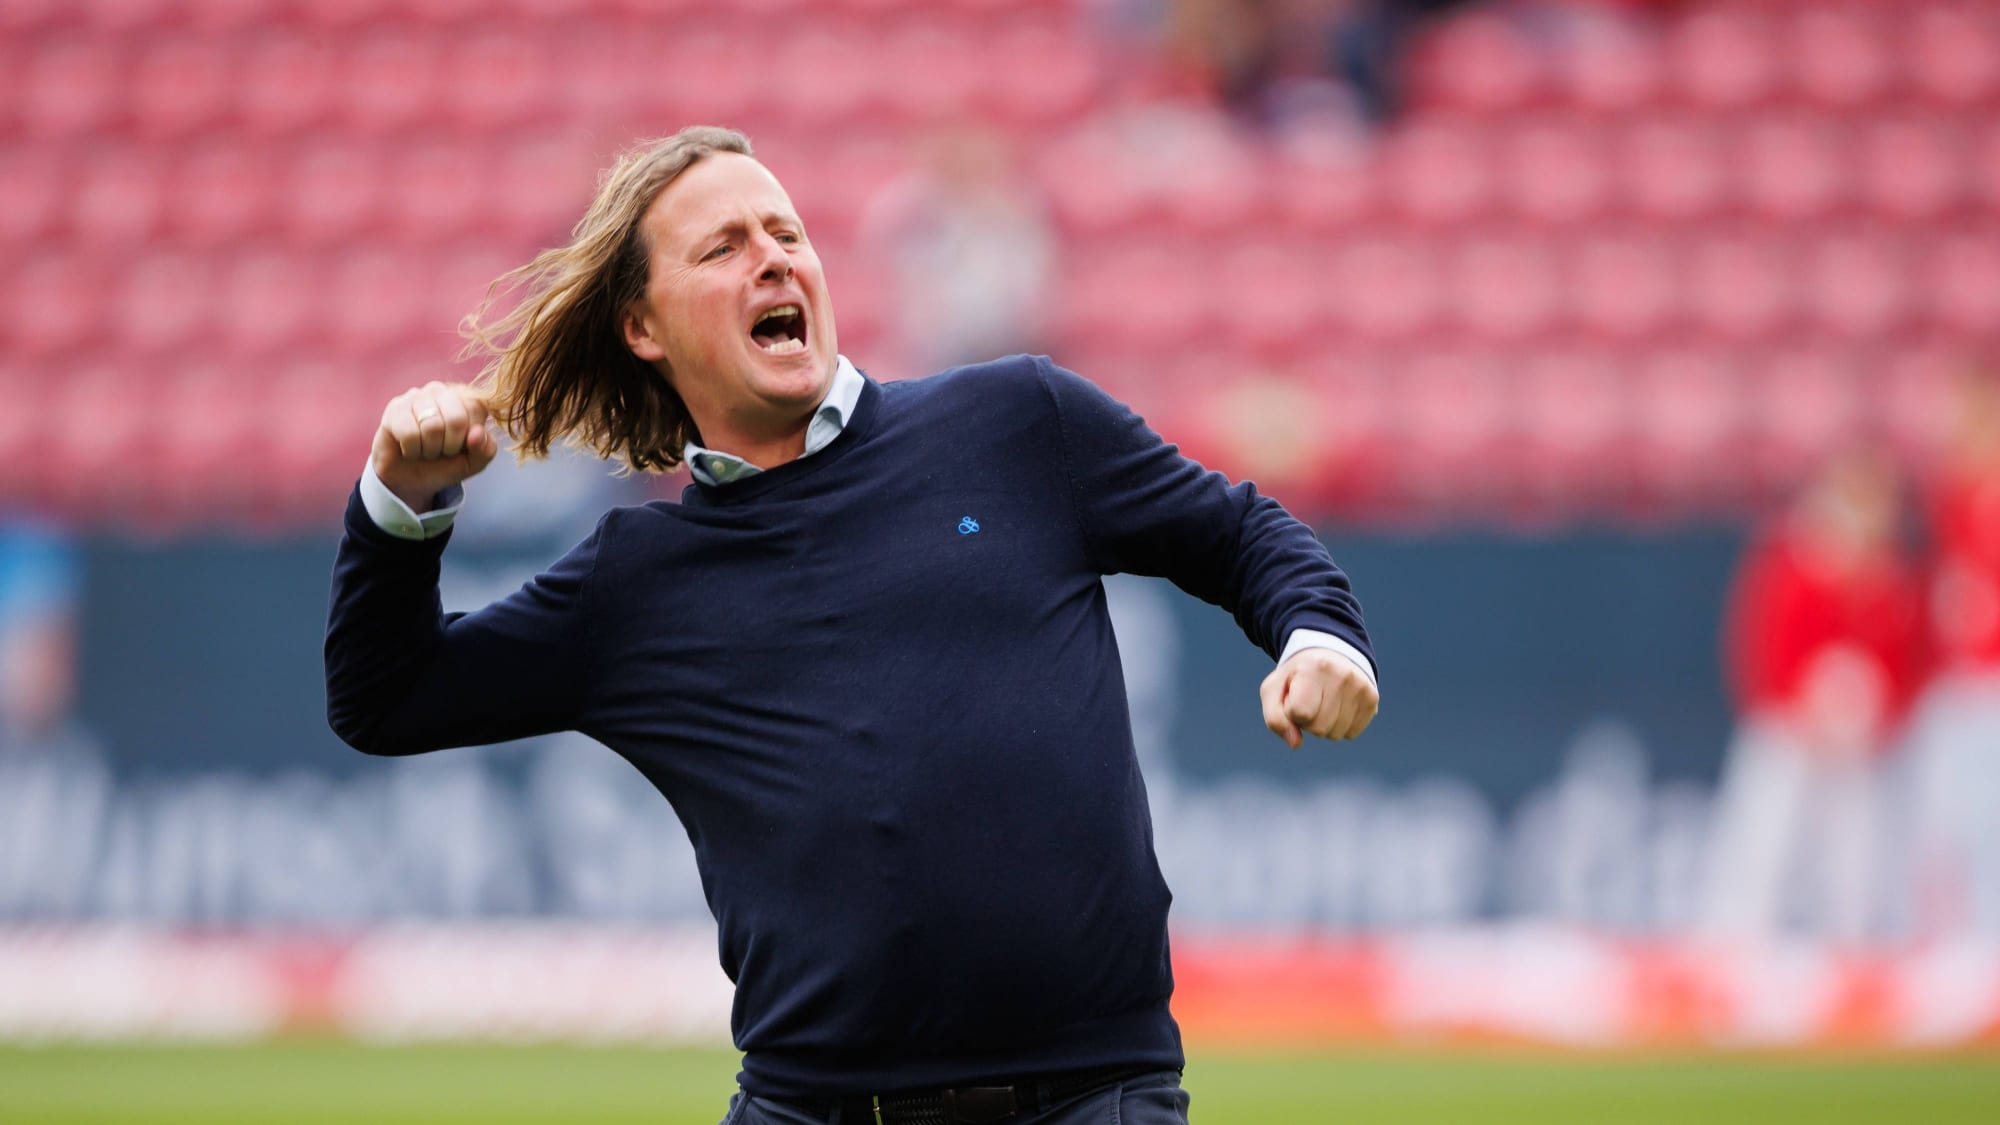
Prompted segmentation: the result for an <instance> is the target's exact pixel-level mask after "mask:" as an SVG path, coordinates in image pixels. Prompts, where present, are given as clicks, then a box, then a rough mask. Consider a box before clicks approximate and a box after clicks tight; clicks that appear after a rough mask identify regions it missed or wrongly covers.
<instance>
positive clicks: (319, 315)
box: [215, 246, 326, 355]
mask: <svg viewBox="0 0 2000 1125" xmlns="http://www.w3.org/2000/svg"><path fill="white" fill-rule="evenodd" d="M325 273H326V266H325V264H324V262H323V261H322V260H321V259H320V258H318V257H316V256H313V255H310V254H307V253H303V252H299V251H295V250H286V249H280V248H275V247H265V246H256V247H252V248H249V249H246V250H242V251H237V252H234V253H231V254H229V255H227V257H226V258H225V260H224V262H223V264H222V271H221V276H220V277H219V278H218V279H217V286H216V294H215V295H216V312H217V315H218V316H219V317H220V324H219V325H218V329H219V336H218V339H219V342H220V343H221V344H222V346H223V348H224V349H225V350H226V351H227V352H229V353H231V354H237V355H264V354H270V353H284V352H293V351H297V350H299V349H302V348H305V347H310V346H313V345H316V344H319V343H321V342H322V341H323V340H324V339H325V338H326V337H325V331H324V329H325V327H326V326H325V324H324V319H325V318H324V314H323V311H322V306H323V304H324V301H323V299H322V298H321V295H320V294H321V289H322V286H323V285H324V283H325V280H326V278H325Z"/></svg>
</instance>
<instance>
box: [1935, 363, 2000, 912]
mask: <svg viewBox="0 0 2000 1125" xmlns="http://www.w3.org/2000/svg"><path fill="white" fill-rule="evenodd" d="M1948 401H1949V405H1950V418H1949V423H1950V424H1949V428H1948V430H1947V431H1946V434H1945V438H1946V443H1945V447H1944V450H1943V456H1942V457H1941V458H1940V459H1939V463H1938V465H1937V468H1936V472H1935V475H1934V476H1933V478H1932V479H1931V481H1930V482H1929V484H1930V489H1929V497H1928V499H1929V504H1928V505H1927V508H1928V512H1927V514H1928V516H1929V520H1930V528H1931V543H1932V548H1933V551H1934V557H1933V559H1932V560H1931V561H1932V566H1931V571H1932V573H1931V576H1930V577H1931V583H1930V591H1929V593H1930V598H1929V605H1928V609H1929V613H1928V614H1927V618H1928V624H1929V629H1928V633H1927V635H1928V636H1929V638H1930V641H1931V645H1932V647H1933V649H1934V651H1935V653H1936V661H1937V667H1936V668H1935V678H1934V679H1933V681H1932V683H1931V684H1930V685H1929V687H1928V690H1927V691H1926V693H1925V698H1924V701H1923V707H1922V712H1923V717H1922V719H1921V721H1920V723H1919V727H1920V734H1919V736H1918V738H1917V740H1916V741H1917V770H1916V774H1917V787H1916V788H1917V807H1916V813H1917V825H1916V828H1917V842H1918V880H1919V887H1920V891H1921V895H1922V901H1921V902H1920V903H1919V906H1920V914H1919V919H1920V922H1921V924H1922V926H1923V928H1924V933H1925V936H1940V937H1947V938H1953V939H1967V940H1972V941H1976V942H1979V943H1982V944H1986V945H1989V946H1990V945H2000V374H1996V373H1995V372H1994V371H1992V370H1989V369H1986V368H1983V367H1970V368H1967V369H1966V370H1964V371H1963V372H1961V373H1960V374H1959V376H1958V378H1957V380H1956V382H1955V386H1954V387H1953V393H1952V395H1951V397H1950V399H1949V400H1948Z"/></svg>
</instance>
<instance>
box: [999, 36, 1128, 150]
mask: <svg viewBox="0 0 2000 1125" xmlns="http://www.w3.org/2000/svg"><path fill="white" fill-rule="evenodd" d="M983 49H984V51H985V52H986V53H987V55H988V62H987V64H986V66H985V68H984V69H985V73H986V84H985V86H984V87H983V88H982V89H981V90H980V92H979V95H978V99H977V104H978V105H979V106H980V107H981V108H982V109H984V110H986V111H988V112H991V113H994V114H996V115H997V116H998V117H999V118H1000V119H1001V120H1002V121H1005V122H1008V123H1011V124H1013V125H1016V126H1019V127H1023V128H1026V127H1031V126H1035V125H1043V126H1046V125H1047V124H1048V123H1050V122H1053V121H1059V120H1062V119H1065V118H1068V117H1073V116H1076V115H1078V114H1080V113H1082V112H1083V111H1084V110H1085V109H1086V108H1087V107H1089V105H1090V103H1091V99H1092V98H1093V96H1095V95H1096V94H1097V92H1098V87H1099V85H1100V82H1101V80H1102V74H1101V67H1100V64H1099V61H1098V56H1097V50H1098V47H1097V41H1096V39H1095V38H1094V37H1093V36H1092V35H1090V34H1089V33H1088V31H1087V30H1085V29H1082V28H1079V27H1076V26H1074V25H1071V24H1067V23H1064V22H1054V21H1049V20H1040V19H1033V20H1025V19H1024V20H1008V21H1007V22H1006V23H1004V24H1003V25H1002V26H1001V27H1000V28H999V29H997V30H996V31H995V32H994V34H993V35H992V36H991V38H990V39H989V40H987V41H985V42H984V43H983Z"/></svg>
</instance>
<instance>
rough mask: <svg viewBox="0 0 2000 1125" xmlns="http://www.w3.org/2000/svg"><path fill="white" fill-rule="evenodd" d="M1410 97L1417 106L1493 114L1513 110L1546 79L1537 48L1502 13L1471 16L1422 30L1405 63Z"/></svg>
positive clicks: (1518, 26) (1542, 85) (1544, 82)
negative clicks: (1444, 107)
mask: <svg viewBox="0 0 2000 1125" xmlns="http://www.w3.org/2000/svg"><path fill="white" fill-rule="evenodd" d="M1407 67H1408V72H1409V83H1410V89H1411V94H1412V97H1413V99H1414V100H1415V101H1416V103H1417V104H1418V105H1423V106H1448V107H1451V108H1454V109H1465V110H1474V111H1481V112H1494V111H1499V110H1507V109H1516V108H1519V107H1520V106H1523V105H1525V104H1527V103H1528V102H1529V101H1530V100H1531V99H1533V98H1535V97H1536V96H1537V95H1539V94H1540V93H1541V92H1542V90H1543V89H1544V87H1545V84H1546V80H1547V67H1546V66H1545V64H1544V62H1543V59H1542V54H1541V50H1540V48H1539V47H1538V46H1537V44H1536V43H1535V42H1534V40H1533V39H1532V38H1531V37H1530V35H1529V33H1528V32H1527V30H1526V29H1525V28H1524V27H1523V26H1522V25H1521V24H1519V23H1517V22H1516V21H1514V20H1512V19H1509V18H1507V17H1506V15H1504V14H1499V13H1492V12H1474V13H1472V14H1470V15H1462V16H1458V17H1455V18H1453V19H1448V20H1438V21H1435V22H1434V23H1432V24H1431V25H1429V26H1428V28H1427V29H1426V30H1425V31H1424V32H1423V33H1422V35H1421V36H1420V38H1419V39H1418V41H1417V44H1416V47H1415V49H1414V50H1413V51H1412V52H1411V57H1410V60H1409V62H1408V64H1407Z"/></svg>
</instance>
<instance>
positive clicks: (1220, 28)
mask: <svg viewBox="0 0 2000 1125" xmlns="http://www.w3.org/2000/svg"><path fill="white" fill-rule="evenodd" d="M1467 2H1468V0H1169V2H1168V3H1167V4H1166V11H1165V14H1164V20H1165V24H1166V39H1167V50H1168V52H1169V53H1170V55H1171V56H1172V57H1173V58H1174V59H1175V61H1176V62H1177V63H1178V65H1179V66H1180V67H1181V68H1182V69H1183V70H1184V71H1187V72H1191V73H1192V74H1194V75H1197V76H1199V77H1198V79H1197V80H1198V81H1199V82H1200V83H1201V84H1204V85H1206V86H1208V87H1209V88H1210V89H1212V90H1213V92H1214V94H1215V95H1216V96H1217V97H1218V98H1219V99H1220V100H1221V101H1222V103H1223V104H1224V105H1226V106H1228V107H1229V108H1230V109H1231V110H1232V111H1234V112H1235V113H1236V114H1237V115H1239V116H1240V117H1242V118H1244V119H1245V120H1249V121H1254V122H1257V123H1259V124H1262V125H1269V126H1277V127H1282V126H1285V125H1287V124H1289V123H1291V122H1293V121H1294V120H1295V119H1297V118H1300V117H1307V118H1312V119H1324V118H1326V117H1327V116H1329V113H1330V112H1331V113H1335V114H1337V113H1341V112H1345V113H1348V114H1351V115H1353V116H1356V117H1359V118H1361V119H1363V120H1365V121H1367V122H1370V123H1372V124H1377V125H1381V124H1387V123H1388V122H1389V121H1391V120H1392V119H1393V118H1394V117H1395V116H1396V113H1397V112H1398V110H1399V109H1400V108H1401V105H1402V88H1401V81H1400V72H1401V65H1402V60H1403V55H1404V53H1405V51H1406V50H1407V48H1408V46H1409V43H1410V40H1411V38H1412V37H1413V36H1414V35H1415V34H1416V32H1417V31H1418V30H1419V29H1420V28H1421V27H1422V25H1423V24H1424V22H1425V21H1427V20H1429V19H1430V18H1432V17H1433V16H1436V15H1438V14H1441V13H1443V12H1445V11H1446V10H1448V9H1451V8H1455V7H1459V6H1460V5H1462V4H1465V3H1467Z"/></svg>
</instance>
